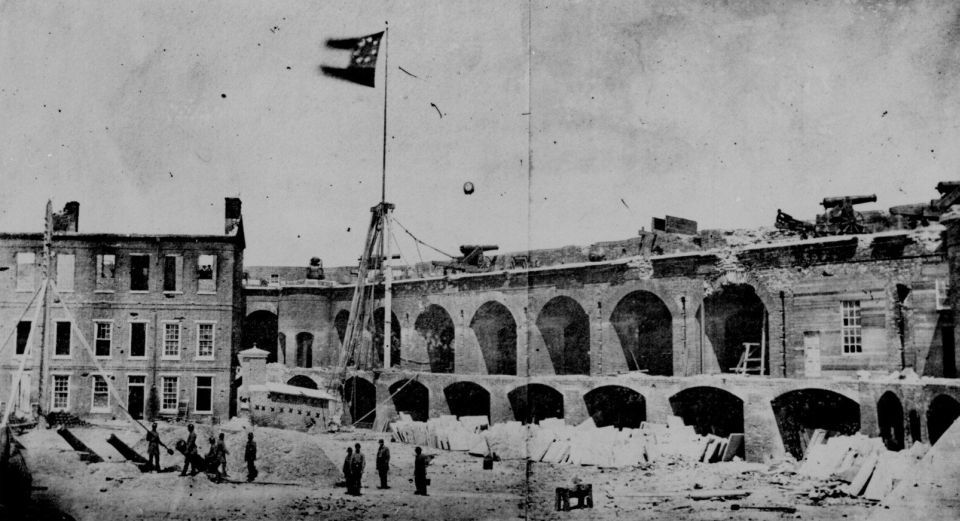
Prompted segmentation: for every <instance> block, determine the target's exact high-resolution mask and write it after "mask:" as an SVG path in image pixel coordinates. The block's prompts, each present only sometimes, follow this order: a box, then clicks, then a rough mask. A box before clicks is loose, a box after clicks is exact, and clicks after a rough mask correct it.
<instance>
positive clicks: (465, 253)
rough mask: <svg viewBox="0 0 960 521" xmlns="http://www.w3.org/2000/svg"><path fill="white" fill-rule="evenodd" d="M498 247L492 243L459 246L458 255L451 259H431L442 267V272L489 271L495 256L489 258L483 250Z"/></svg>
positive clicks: (434, 263)
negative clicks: (459, 254)
mask: <svg viewBox="0 0 960 521" xmlns="http://www.w3.org/2000/svg"><path fill="white" fill-rule="evenodd" d="M498 248H499V247H498V246H497V245H494V244H485V245H471V244H465V245H463V246H460V253H461V254H462V255H461V256H460V257H453V258H452V260H451V261H433V265H434V266H438V267H441V268H443V272H444V274H446V273H447V272H448V271H452V272H454V273H456V272H458V271H462V272H464V273H478V272H484V271H490V270H491V269H493V266H494V265H495V263H496V262H497V257H496V256H494V257H493V258H489V257H487V256H486V255H484V252H488V251H495V250H497V249H498Z"/></svg>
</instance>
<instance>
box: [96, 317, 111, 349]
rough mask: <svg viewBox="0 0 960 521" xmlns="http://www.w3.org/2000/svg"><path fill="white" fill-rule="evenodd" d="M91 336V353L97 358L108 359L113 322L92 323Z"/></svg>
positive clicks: (98, 321)
mask: <svg viewBox="0 0 960 521" xmlns="http://www.w3.org/2000/svg"><path fill="white" fill-rule="evenodd" d="M93 335H94V337H93V342H94V346H93V351H94V353H96V355H97V358H110V348H111V347H112V345H113V322H109V321H100V320H97V321H94V323H93Z"/></svg>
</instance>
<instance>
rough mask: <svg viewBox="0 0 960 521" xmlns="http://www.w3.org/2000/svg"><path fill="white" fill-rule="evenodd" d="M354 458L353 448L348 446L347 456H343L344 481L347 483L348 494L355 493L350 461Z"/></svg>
mask: <svg viewBox="0 0 960 521" xmlns="http://www.w3.org/2000/svg"><path fill="white" fill-rule="evenodd" d="M352 460H353V449H352V448H350V447H347V457H346V458H343V481H344V482H346V484H347V494H352V493H353V477H352V476H351V475H350V463H351V461H352Z"/></svg>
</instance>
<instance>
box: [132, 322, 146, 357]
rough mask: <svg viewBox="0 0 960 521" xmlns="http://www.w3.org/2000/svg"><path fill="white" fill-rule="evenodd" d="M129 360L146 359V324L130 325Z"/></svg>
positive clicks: (136, 323) (134, 323)
mask: <svg viewBox="0 0 960 521" xmlns="http://www.w3.org/2000/svg"><path fill="white" fill-rule="evenodd" d="M129 355H130V358H146V357H147V323H146V322H131V323H130V354H129Z"/></svg>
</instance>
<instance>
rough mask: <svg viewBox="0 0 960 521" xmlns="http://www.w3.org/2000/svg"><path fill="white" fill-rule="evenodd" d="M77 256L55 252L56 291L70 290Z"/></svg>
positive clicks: (71, 289)
mask: <svg viewBox="0 0 960 521" xmlns="http://www.w3.org/2000/svg"><path fill="white" fill-rule="evenodd" d="M76 267H77V258H76V256H74V255H73V254H70V253H58V254H57V291H62V292H72V291H73V278H74V277H73V276H74V270H75V269H76Z"/></svg>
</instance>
